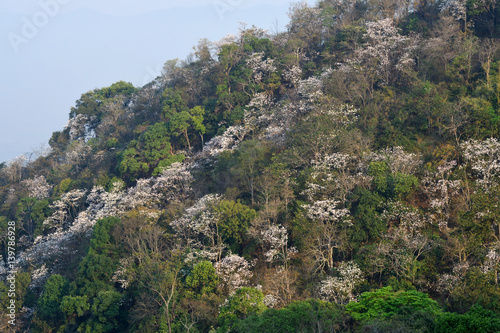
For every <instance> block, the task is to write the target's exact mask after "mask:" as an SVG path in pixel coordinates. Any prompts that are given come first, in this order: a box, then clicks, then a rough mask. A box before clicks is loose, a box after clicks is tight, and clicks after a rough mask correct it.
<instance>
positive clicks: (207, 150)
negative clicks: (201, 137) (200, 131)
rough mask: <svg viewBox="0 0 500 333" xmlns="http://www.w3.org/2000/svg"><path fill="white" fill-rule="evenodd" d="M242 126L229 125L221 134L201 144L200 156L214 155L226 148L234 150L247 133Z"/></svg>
mask: <svg viewBox="0 0 500 333" xmlns="http://www.w3.org/2000/svg"><path fill="white" fill-rule="evenodd" d="M247 133H248V132H247V129H246V127H244V126H240V125H235V126H230V127H229V128H228V129H227V130H226V131H225V132H224V134H222V135H217V136H214V137H213V138H212V139H210V141H208V142H207V143H206V144H205V145H204V146H203V152H202V154H201V155H200V157H207V158H208V157H216V156H218V155H219V154H220V153H222V152H223V151H226V150H234V149H236V148H237V147H238V145H239V144H240V143H241V141H243V138H244V137H245V135H246V134H247Z"/></svg>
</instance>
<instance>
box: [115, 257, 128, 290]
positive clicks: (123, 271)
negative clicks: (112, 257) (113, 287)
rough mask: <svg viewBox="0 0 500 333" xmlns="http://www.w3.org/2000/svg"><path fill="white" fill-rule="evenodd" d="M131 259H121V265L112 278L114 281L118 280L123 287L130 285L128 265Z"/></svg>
mask: <svg viewBox="0 0 500 333" xmlns="http://www.w3.org/2000/svg"><path fill="white" fill-rule="evenodd" d="M130 261H131V259H130V258H122V259H120V266H119V267H118V269H117V270H116V272H115V273H114V274H113V277H112V278H111V280H112V281H114V282H118V283H119V284H120V287H121V288H123V289H127V288H128V286H129V285H130V281H129V279H128V277H127V267H128V266H129V265H130Z"/></svg>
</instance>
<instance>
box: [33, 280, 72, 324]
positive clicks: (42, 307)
mask: <svg viewBox="0 0 500 333" xmlns="http://www.w3.org/2000/svg"><path fill="white" fill-rule="evenodd" d="M68 293H69V282H68V280H67V279H66V278H64V277H62V276H61V275H59V274H54V275H52V276H50V277H49V278H48V280H47V282H46V283H45V285H44V286H43V292H42V294H41V296H40V298H39V299H38V302H37V315H38V316H39V317H40V318H41V319H42V320H44V321H47V322H49V323H50V324H51V325H53V326H58V325H60V324H62V323H63V320H62V319H63V312H62V310H61V303H62V300H63V297H64V296H67V295H68Z"/></svg>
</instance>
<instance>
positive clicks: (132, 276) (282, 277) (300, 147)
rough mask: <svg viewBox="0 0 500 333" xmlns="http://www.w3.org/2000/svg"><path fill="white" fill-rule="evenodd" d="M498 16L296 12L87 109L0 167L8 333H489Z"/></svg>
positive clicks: (3, 325) (346, 6)
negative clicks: (44, 144)
mask: <svg viewBox="0 0 500 333" xmlns="http://www.w3.org/2000/svg"><path fill="white" fill-rule="evenodd" d="M497 14H499V15H500V13H499V6H497V3H496V2H494V1H490V0H467V1H464V0H445V1H399V0H359V1H356V0H345V1H337V0H320V1H318V2H317V4H316V5H315V6H314V7H309V6H308V5H307V4H305V3H297V4H294V5H292V6H291V8H290V11H289V16H290V23H289V25H288V26H287V29H286V31H285V32H280V33H274V34H271V33H269V32H266V31H264V30H262V29H259V28H258V27H254V26H252V27H249V26H242V27H241V29H240V31H239V33H238V35H228V36H227V37H225V38H224V39H222V40H220V41H216V42H211V41H208V40H201V41H200V42H199V44H198V45H196V46H195V47H194V49H193V53H192V55H191V56H190V57H189V58H188V59H186V60H184V61H180V60H177V59H175V60H169V61H167V62H166V63H165V66H164V69H163V73H162V75H161V76H160V77H158V78H156V79H155V80H154V81H152V82H150V83H149V84H147V85H145V86H144V87H135V86H133V85H132V84H130V83H127V82H123V81H120V82H117V83H115V84H112V85H111V86H109V87H104V88H101V89H95V90H92V91H88V92H86V93H84V94H82V96H81V98H80V99H79V100H77V101H76V103H75V105H74V107H72V108H71V110H70V113H69V120H68V123H67V125H66V126H65V127H64V128H63V129H61V130H60V131H58V132H54V133H53V135H52V137H51V138H50V141H49V144H50V149H48V150H47V151H41V152H35V153H33V154H29V155H21V156H19V157H18V158H16V159H14V160H12V161H8V162H6V163H3V164H1V167H0V203H1V206H0V238H1V243H0V254H1V257H2V260H3V261H2V262H1V265H0V273H1V281H0V331H1V332H34V333H37V332H89V333H90V332H92V333H101V332H141V333H149V332H151V333H152V332H168V333H172V332H190V333H195V332H221V333H222V332H259V333H262V332H318V333H319V332H468V333H472V332H499V331H500V287H499V278H500V277H499V273H500V206H499V202H500V141H499V140H498V137H499V135H500V112H499V107H500V43H499V40H498V38H499V37H500V22H499V17H500V16H497ZM13 270H15V271H17V273H16V274H13V273H12V272H13ZM14 324H15V325H14Z"/></svg>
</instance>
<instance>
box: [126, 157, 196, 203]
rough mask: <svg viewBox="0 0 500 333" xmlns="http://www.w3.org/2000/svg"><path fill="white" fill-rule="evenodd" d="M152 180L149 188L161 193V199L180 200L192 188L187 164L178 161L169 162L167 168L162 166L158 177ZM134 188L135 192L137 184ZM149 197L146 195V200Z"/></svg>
mask: <svg viewBox="0 0 500 333" xmlns="http://www.w3.org/2000/svg"><path fill="white" fill-rule="evenodd" d="M152 182H153V184H152V186H151V189H152V190H153V192H154V193H157V194H159V195H161V198H162V199H164V200H167V201H169V202H172V201H179V202H182V201H184V200H185V199H186V198H187V196H188V195H189V194H190V193H191V192H192V190H193V189H192V187H191V184H192V182H193V176H192V175H191V171H190V169H189V166H188V165H187V164H182V163H179V162H176V163H173V164H171V165H170V166H169V167H168V168H164V169H163V171H162V172H161V174H160V175H159V176H158V177H156V178H153V179H152ZM138 185H139V183H138ZM135 189H136V190H135V191H136V192H137V191H138V190H139V186H136V187H135ZM144 190H147V186H145V188H144ZM148 192H149V191H148ZM143 193H144V191H143ZM136 196H137V194H136ZM143 197H144V195H143ZM149 199H150V197H147V200H149Z"/></svg>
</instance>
